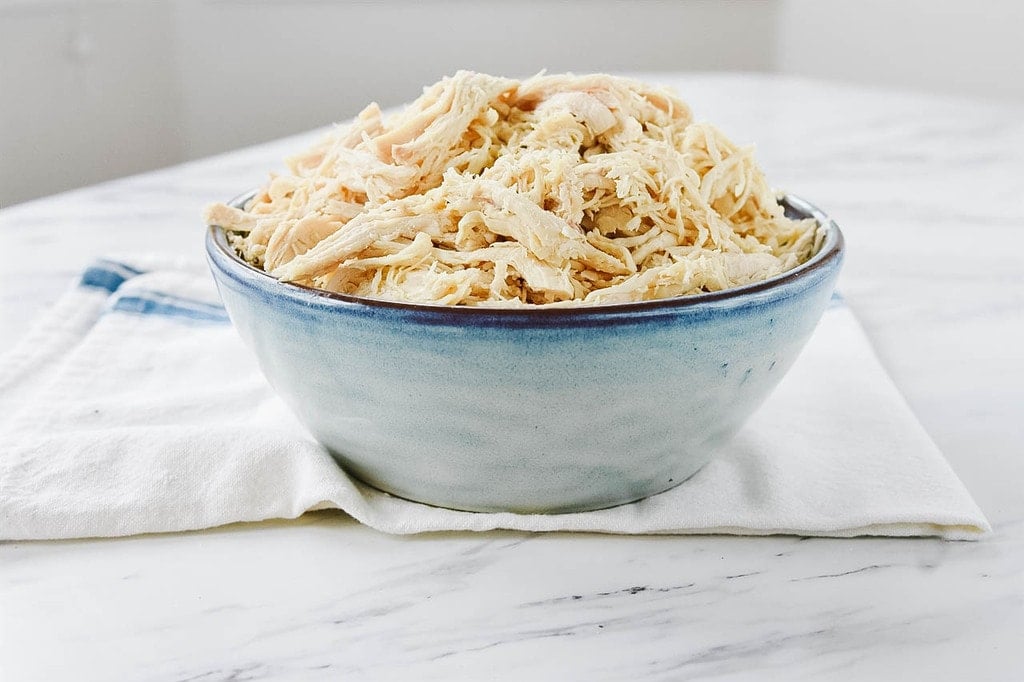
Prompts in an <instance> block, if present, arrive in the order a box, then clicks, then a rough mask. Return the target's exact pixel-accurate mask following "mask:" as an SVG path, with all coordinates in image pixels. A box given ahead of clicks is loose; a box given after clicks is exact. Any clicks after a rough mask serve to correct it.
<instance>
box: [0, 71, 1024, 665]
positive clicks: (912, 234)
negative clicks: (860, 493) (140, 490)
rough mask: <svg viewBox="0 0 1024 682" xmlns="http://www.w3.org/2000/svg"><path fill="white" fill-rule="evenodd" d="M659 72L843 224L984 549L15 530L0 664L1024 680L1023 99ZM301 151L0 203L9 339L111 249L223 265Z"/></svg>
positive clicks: (887, 345) (854, 261) (2, 608)
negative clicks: (213, 228) (974, 504)
mask: <svg viewBox="0 0 1024 682" xmlns="http://www.w3.org/2000/svg"><path fill="white" fill-rule="evenodd" d="M651 79H652V80H655V79H656V80H660V81H662V82H670V83H672V84H674V85H675V86H676V87H677V89H678V90H679V91H680V93H681V94H682V95H683V97H684V98H685V99H687V100H689V101H690V102H691V103H692V105H693V106H694V108H695V110H696V111H697V113H698V115H700V116H701V117H706V118H708V119H711V120H713V121H715V122H717V123H718V124H720V126H721V127H723V128H724V129H725V130H726V132H728V133H729V134H730V135H731V136H732V137H733V138H735V139H737V140H742V141H747V140H756V141H757V143H758V147H759V153H760V157H761V159H762V162H763V165H764V166H765V168H766V170H767V171H768V173H769V175H770V177H771V179H772V180H773V182H774V183H775V184H777V185H779V186H781V187H784V188H786V189H788V190H790V191H793V192H795V193H797V194H800V195H803V196H805V197H807V198H808V199H811V200H812V201H814V202H815V203H817V204H819V205H820V206H822V207H823V208H825V209H826V210H828V211H829V212H830V213H831V214H832V215H833V216H834V217H835V218H836V219H837V220H838V221H839V222H840V224H841V225H842V226H843V228H844V230H845V233H846V235H847V240H848V244H849V257H848V260H847V265H846V269H845V272H844V274H843V276H842V279H841V282H840V286H841V288H842V289H843V292H844V294H845V295H846V297H847V299H848V300H849V301H850V303H851V305H852V307H853V309H854V310H855V311H856V313H857V314H858V315H859V317H860V318H861V320H862V321H863V323H864V325H865V328H866V329H867V332H868V334H869V336H870V337H871V338H872V340H873V341H874V343H875V344H876V346H877V349H878V352H879V354H880V356H881V358H882V360H883V362H884V364H885V365H886V367H887V368H888V369H889V371H890V372H891V373H892V375H893V377H894V379H895V380H896V383H897V384H898V385H899V387H900V388H901V390H902V391H903V392H904V395H905V396H906V398H907V400H908V402H909V403H910V405H911V407H912V408H913V409H914V411H915V412H916V413H917V415H918V417H919V418H920V420H921V422H922V423H923V424H924V425H925V427H926V428H927V429H928V430H929V432H930V433H931V435H932V437H933V438H934V439H935V441H936V442H937V443H938V445H939V446H940V448H942V449H943V451H944V452H945V454H946V456H947V458H948V459H949V461H950V463H951V464H952V466H953V468H954V469H955V470H956V471H957V473H958V474H959V475H960V477H961V478H962V479H963V481H964V482H965V484H966V485H967V487H968V488H969V489H970V491H971V492H972V494H973V495H974V497H975V499H976V500H977V501H978V503H979V504H980V505H981V507H982V509H983V510H984V511H985V512H986V514H987V515H988V517H989V520H990V521H991V522H992V524H993V527H994V533H993V534H992V535H991V536H990V537H988V538H986V539H984V540H982V541H981V542H978V543H946V542H942V541H939V540H895V539H858V540H824V539H800V538H793V537H776V538H735V537H609V536H599V535H569V534H553V535H539V534H536V535H530V534H518V533H486V534H449V535H445V534H442V535H431V536H422V537H392V536H386V535H382V534H380V533H377V532H374V531H372V530H369V529H367V528H365V527H362V526H359V525H358V524H356V523H354V522H353V521H351V520H349V519H348V518H347V517H345V516H343V515H341V514H336V513H329V512H321V513H317V514H311V515H307V516H306V517H304V518H303V519H300V520H299V521H296V522H287V523H285V522H280V523H263V524H252V525H244V526H234V527H229V528H224V529H218V530H211V531H206V532H201V533H189V534H179V535H163V536H143V537H135V538H127V539H120V540H85V541H69V542H48V543H4V544H0V680H203V681H213V680H256V679H286V680H307V679H310V680H318V679H414V680H421V679H423V680H425V679H445V680H452V679H470V680H483V679H537V680H547V679H558V680H563V679H588V680H591V679H592V680H622V679H651V680H674V679H693V678H704V677H706V678H714V679H724V680H739V679H758V680H761V679H785V680H794V679H894V678H897V677H902V678H905V679H929V680H933V679H938V680H945V679H949V680H963V679H970V680H1019V679H1024V647H1022V646H1021V644H1022V643H1024V495H1022V494H1021V484H1022V482H1024V457H1022V456H1021V443H1024V426H1022V425H1024V418H1022V417H1024V409H1022V408H1024V109H1022V108H1012V107H1009V106H1006V105H996V104H989V103H983V102H973V101H964V100H954V99H944V98H932V97H924V96H917V95H909V94H904V93H899V92H890V91H874V90H866V89H860V88H850V87H840V86H834V85H824V84H821V83H814V82H808V81H797V80H789V79H777V78H776V79H772V78H766V77H753V76H678V77H666V76H661V77H651ZM296 143H297V141H296V140H295V139H292V140H285V141H280V142H277V143H274V144H271V145H266V146H263V147H260V148H253V149H249V150H243V151H239V152H235V153H232V154H228V155H224V156H221V157H216V158H212V159H207V160H204V161H200V162H196V163H192V164H187V165H184V166H180V167H176V168H171V169H168V170H165V171H160V172H156V173H149V174H146V175H142V176H138V177H134V178H128V179H125V180H120V181H116V182H113V183H109V184H105V185H101V186H97V187H92V188H88V189H85V190H80V191H76V192H72V193H69V194H64V195H59V196H56V197H50V198H47V199H44V200H41V201H37V202H33V203H29V204H24V205H20V206H15V207H12V208H8V209H5V210H3V211H0V252H2V253H3V254H4V255H5V258H4V267H3V268H2V270H0V316H2V317H0V350H3V349H6V348H8V347H10V346H11V345H12V344H13V343H14V342H15V341H16V340H17V339H18V338H19V337H20V336H21V335H22V334H24V333H25V330H26V329H27V326H28V324H29V322H30V320H31V318H32V316H33V315H35V314H36V313H37V312H38V311H39V310H41V309H42V308H43V307H45V306H46V305H47V304H49V303H51V302H52V301H53V300H54V299H55V298H56V297H57V296H58V295H59V294H60V292H61V291H62V290H63V289H64V288H65V287H66V286H67V285H68V283H69V281H70V280H71V279H72V278H73V277H74V276H75V274H76V273H77V272H78V271H79V270H80V269H81V268H82V267H83V266H84V265H85V264H86V263H87V262H88V261H90V260H92V259H93V258H95V257H96V256H100V255H111V254H116V253H123V252H139V251H156V250H158V251H162V252H167V253H174V254H179V255H188V256H191V257H195V258H201V257H202V256H201V241H202V233H203V227H202V225H201V224H200V222H199V220H198V212H199V208H200V206H201V205H202V204H203V203H204V202H206V201H208V200H212V199H222V198H225V197H227V196H230V195H232V194H235V193H237V192H239V191H241V190H244V189H246V188H247V187H250V186H252V185H255V184H257V183H258V182H260V181H261V179H262V178H263V177H264V174H265V171H266V170H267V169H269V168H272V167H275V166H276V165H277V159H279V158H280V157H281V156H282V155H283V154H284V153H286V151H287V150H289V149H290V148H293V147H294V146H295V144H296ZM851 454H852V455H853V454H855V453H851ZM0 456H2V453H0Z"/></svg>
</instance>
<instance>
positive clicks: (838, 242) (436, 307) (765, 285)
mask: <svg viewBox="0 0 1024 682" xmlns="http://www.w3.org/2000/svg"><path fill="white" fill-rule="evenodd" d="M259 191H260V190H259V189H255V190H252V191H249V192H245V193H243V194H240V195H238V196H237V197H235V198H233V199H231V200H230V201H229V202H228V204H229V205H231V206H234V207H237V208H242V207H244V205H245V204H246V203H248V202H249V201H250V200H251V199H252V198H253V197H255V196H256V194H257V193H258V192H259ZM778 202H779V205H781V206H782V207H783V208H784V209H786V210H787V213H788V212H789V211H792V212H795V213H797V214H799V215H800V216H802V217H805V218H814V219H815V220H816V221H817V223H818V226H819V227H818V229H820V230H824V232H825V239H824V241H823V243H822V245H821V248H819V249H818V252H817V253H815V254H814V255H813V256H811V257H810V258H809V259H807V260H806V261H804V262H803V263H801V264H800V265H798V266H796V267H795V268H792V269H790V270H786V271H785V272H782V273H780V274H778V275H776V276H774V277H770V278H769V279H766V280H762V281H760V282H754V283H752V284H745V285H742V286H738V287H732V288H730V289H723V290H721V291H711V292H707V293H701V294H689V295H685V296H672V297H667V298H657V299H651V300H647V301H630V302H624V303H595V304H581V305H561V306H515V307H502V306H452V305H444V304H440V303H411V302H408V301H395V300H389V299H381V298H368V297H365V296H353V295H351V294H342V293H338V292H335V291H328V290H326V289H316V288H313V287H308V286H305V285H302V284H295V283H292V282H283V281H281V280H279V279H277V278H276V277H274V276H273V275H271V274H270V273H268V272H266V271H265V270H262V269H260V268H257V267H255V266H253V265H251V264H250V263H248V262H247V261H245V260H244V259H243V258H242V257H241V256H240V255H239V254H238V253H237V252H236V251H235V250H234V249H233V248H232V247H231V245H230V244H228V241H227V230H226V229H224V228H223V227H221V226H219V225H208V226H207V228H208V229H207V234H206V242H207V253H208V255H209V257H210V260H211V262H215V261H216V260H217V259H215V258H214V255H215V253H216V254H217V255H220V256H221V259H220V260H221V261H222V262H224V263H227V264H228V266H229V267H233V268H235V269H236V272H235V273H231V272H230V271H229V270H228V269H227V267H224V266H223V265H221V267H222V269H224V270H225V272H226V273H227V274H235V275H236V276H244V274H248V275H249V277H250V278H252V276H256V278H257V280H256V281H257V282H258V283H259V284H261V285H273V286H277V287H284V289H282V290H281V291H282V293H284V292H289V293H291V294H292V295H297V296H299V297H303V296H311V297H314V298H315V300H317V301H318V302H322V303H331V304H336V305H340V306H342V307H345V308H349V309H359V310H363V311H366V312H370V311H385V310H391V311H395V312H403V311H404V312H407V313H412V314H415V315H416V316H417V317H418V318H420V319H429V318H432V317H436V318H437V319H438V321H446V322H450V321H451V319H452V318H453V317H455V318H459V319H463V320H464V321H467V322H469V321H472V319H473V318H478V319H480V320H483V319H484V318H487V319H490V320H494V319H507V320H508V321H510V322H515V321H527V320H533V321H535V322H540V321H548V322H552V321H555V320H557V319H562V318H572V319H574V320H581V321H582V320H586V319H588V318H607V317H608V316H615V317H617V316H619V315H635V314H637V313H650V312H660V311H670V310H671V311H677V310H687V309H694V308H698V309H699V308H701V307H705V306H707V305H708V304H719V303H728V302H733V303H736V304H741V303H743V302H746V301H749V300H753V299H757V298H760V297H758V296H756V295H757V294H766V293H771V292H774V291H777V290H781V289H783V288H785V286H786V285H787V284H793V283H796V282H798V281H801V280H805V279H807V278H809V277H810V276H812V275H813V274H815V273H817V272H819V271H820V270H822V269H825V268H829V267H830V266H832V265H833V264H834V263H836V262H837V261H839V260H840V259H841V258H842V257H843V256H844V254H845V249H846V243H845V239H844V237H843V233H842V230H840V229H839V225H838V224H836V222H835V221H834V220H833V219H832V218H830V217H829V216H828V215H827V214H826V213H825V212H824V211H822V210H821V209H819V208H818V207H817V206H815V205H814V204H812V203H810V202H809V201H806V200H805V199H802V198H801V197H799V196H797V195H794V194H790V193H783V194H781V195H780V196H779V199H778ZM243 273H244V274H243Z"/></svg>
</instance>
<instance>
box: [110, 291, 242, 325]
mask: <svg viewBox="0 0 1024 682" xmlns="http://www.w3.org/2000/svg"><path fill="white" fill-rule="evenodd" d="M110 310H111V311H116V312H120V313H130V314H133V315H156V316H160V317H173V318H178V319H182V320H190V321H193V322H214V323H218V324H225V323H227V322H228V321H229V320H228V314H227V312H226V311H225V310H224V308H223V306H220V305H217V304H214V303H206V302H204V301H196V300H194V299H191V298H184V297H182V296H172V295H170V294H163V293H160V292H158V291H140V292H137V293H135V294H132V295H131V296H121V297H119V298H117V299H116V300H114V302H113V304H112V305H111V306H110Z"/></svg>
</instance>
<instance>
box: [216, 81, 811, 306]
mask: <svg viewBox="0 0 1024 682" xmlns="http://www.w3.org/2000/svg"><path fill="white" fill-rule="evenodd" d="M286 163H287V167H288V172H287V173H286V174H281V175H276V176H272V177H271V179H270V181H269V182H268V184H267V185H266V186H265V187H264V188H263V189H262V190H261V191H260V192H258V193H257V195H256V196H255V197H254V198H253V199H252V200H251V201H250V202H249V203H248V204H247V205H246V206H245V207H244V208H235V207H231V206H228V205H225V204H214V205H212V206H209V207H208V208H207V209H206V220H207V222H208V223H209V224H212V225H220V226H222V227H223V228H225V229H226V230H227V231H228V234H229V235H230V238H231V241H232V244H233V246H234V248H235V249H236V250H237V251H238V252H239V254H240V255H241V256H242V257H243V258H245V259H246V260H247V261H248V262H250V263H252V264H253V265H255V266H257V267H261V268H263V269H264V270H266V271H267V272H268V273H270V274H271V275H273V276H274V277H277V278H279V279H281V280H283V281H288V282H295V283H298V284H303V285H306V286H311V287H316V288H321V289H326V290H330V291H336V292H341V293H345V294H353V295H357V296H365V297H373V298H385V299H392V300H401V301H411V302H420V303H440V304H448V305H490V306H502V305H505V306H511V305H523V304H557V303H561V304H563V305H566V304H574V303H587V304H589V303H618V302H627V301H641V300H647V299H653V298H663V297H669V296H682V295H688V294H695V293H700V292H707V291H717V290H721V289H727V288H730V287H735V286H740V285H743V284H748V283H752V282H757V281H761V280H765V279H768V278H770V277H773V276H775V275H777V274H779V273H781V272H784V271H786V270H788V269H790V268H793V267H794V266H796V265H798V264H800V263H802V262H804V261H805V260H807V259H808V258H809V257H810V256H811V255H812V254H813V253H814V252H815V250H816V249H817V248H818V247H819V245H820V244H819V241H820V238H819V236H818V235H819V230H817V229H816V224H815V223H814V221H813V220H800V221H794V220H790V219H788V218H786V217H785V216H784V215H783V211H782V208H781V207H780V206H779V204H778V202H777V200H776V196H775V194H774V193H773V192H772V190H771V189H770V188H769V186H768V184H767V182H766V180H765V177H764V174H763V173H762V172H761V170H760V168H758V166H757V164H756V163H755V161H754V158H753V154H752V149H751V148H744V147H737V146H736V145H734V144H733V143H732V142H730V141H729V140H728V139H726V138H725V136H724V135H722V133H721V132H719V131H718V130H717V129H715V128H714V127H712V126H710V125H708V124H705V123H695V122H693V121H692V119H691V114H690V110H689V108H688V107H687V106H686V105H685V104H684V103H683V102H681V101H680V100H678V99H676V98H675V97H674V96H672V95H670V94H668V93H667V92H664V91H662V90H658V89H655V88H651V87H648V86H646V85H644V84H641V83H637V82H633V81H630V80H626V79H622V78H615V77H611V76H606V75H591V76H571V75H541V76H536V77H534V78H530V79H528V80H525V81H516V80H509V79H505V78H496V77H493V76H488V75H485V74H479V73H472V72H459V73H457V74H456V75H455V76H453V77H450V78H446V79H444V80H442V81H441V82H439V83H437V84H435V85H433V86H431V87H429V88H426V89H425V90H424V93H423V95H422V96H421V97H420V98H419V99H417V100H416V101H415V102H413V103H412V104H411V105H410V106H409V107H408V108H406V109H405V110H404V111H402V112H401V113H399V114H396V115H394V116H393V117H390V118H389V119H388V120H387V121H385V120H383V119H382V114H381V111H380V109H379V108H378V107H377V105H376V104H371V105H370V106H368V107H367V108H366V109H364V110H363V111H362V113H360V114H359V116H357V117H356V119H355V120H354V121H353V122H352V123H351V124H350V125H348V126H345V127H338V128H336V129H335V130H333V131H332V132H331V133H330V134H328V135H327V136H326V137H324V138H323V139H322V140H321V141H320V142H319V143H318V144H316V145H315V146H314V147H313V148H312V149H309V150H308V151H306V152H304V153H302V154H299V155H297V156H294V157H291V158H289V159H287V162H286Z"/></svg>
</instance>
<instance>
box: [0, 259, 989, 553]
mask: <svg viewBox="0 0 1024 682" xmlns="http://www.w3.org/2000/svg"><path fill="white" fill-rule="evenodd" d="M334 507H336V508H339V509H343V510H344V511H345V512H347V513H348V514H350V515H351V516H352V517H354V518H356V519H357V520H359V521H361V522H362V523H365V524H367V525H369V526H372V527H373V528H376V529H378V530H381V531H384V532H388V533H419V532H424V531H441V530H489V529H493V528H510V529H520V530H530V531H552V530H562V531H593V532H606V533H680V534H682V533H733V534H749V535H765V534H773V533H789V534H799V535H823V536H838V537H849V536H855V535H896V536H911V535H936V536H941V537H944V538H947V539H959V540H968V539H975V538H977V537H980V536H981V535H983V534H985V533H986V532H988V531H989V525H988V522H987V521H986V520H985V517H984V515H983V514H982V512H981V511H980V510H979V508H978V507H977V505H976V504H975V503H974V501H973V500H972V499H971V497H970V495H969V494H968V492H967V491H966V490H965V489H964V487H963V484H962V483H961V482H960V480H959V479H958V478H957V476H956V474H955V473H954V472H953V471H952V469H950V467H949V465H948V464H947V463H946V461H945V459H944V458H943V456H942V454H941V453H940V452H939V451H938V449H937V448H936V447H935V445H934V444H933V443H932V442H931V440H930V439H929V437H928V435H927V434H926V433H925V432H924V430H923V429H922V428H921V426H920V425H919V424H918V422H917V421H916V420H915V418H914V416H913V414H912V413H911V412H910V410H909V409H908V407H907V406H906V404H905V403H904V401H903V399H902V398H901V396H900V394H899V392H898V391H897V390H896V388H895V387H894V386H893V384H892V382H891V381H890V380H889V378H888V376H887V375H886V374H885V372H884V370H883V369H882V367H881V366H880V365H879V363H878V361H877V360H876V358H875V356H874V354H873V352H872V350H871V348H870V346H869V344H868V342H867V339H866V338H865V336H864V334H863V332H862V331H861V329H860V327H859V325H858V324H857V322H856V320H855V319H854V317H853V315H852V313H851V312H850V311H849V310H848V308H847V307H846V306H845V305H844V304H843V303H842V301H841V300H840V299H838V298H836V299H834V301H833V305H832V306H831V307H830V308H829V310H828V311H827V312H826V313H825V316H824V318H823V320H822V322H821V324H820V325H819V327H818V329H817V331H816V332H815V335H814V337H813V338H812V340H811V341H810V343H809V344H808V346H807V348H806V349H805V350H804V352H803V354H802V355H801V357H800V359H799V360H798V361H797V363H796V365H795V366H794V367H793V368H792V370H791V371H790V372H789V374H788V375H787V376H786V378H785V379H784V380H783V382H782V384H781V385H780V386H779V388H778V389H777V390H776V391H775V392H774V393H773V394H772V396H771V397H770V398H769V400H768V402H767V403H766V404H765V405H764V407H763V408H761V410H760V411H758V412H757V413H756V414H755V415H754V417H753V418H752V419H751V420H750V422H749V423H748V424H747V426H746V427H745V428H744V429H743V430H742V431H741V432H740V434H739V435H738V436H737V437H736V438H735V439H734V440H733V441H732V442H731V444H730V445H729V446H728V447H727V448H726V450H725V451H724V452H722V453H721V454H720V455H719V456H717V457H716V458H715V459H714V460H713V461H712V462H711V463H710V464H708V465H707V466H706V467H704V469H703V470H701V471H700V472H699V473H698V474H697V475H696V476H694V477H693V478H691V479H690V480H689V481H687V482H685V483H684V484H682V485H680V486H678V487H677V488H675V489H673V490H670V491H668V492H665V493H662V494H661V495H657V496H655V497H652V498H649V499H647V500H644V501H641V502H637V503H634V504H629V505H625V506H621V507H616V508H613V509H606V510H602V511H595V512H587V513H577V514H561V515H520V514H508V513H500V514H482V513H470V512H458V511H450V510H446V509H437V508H434V507H429V506H426V505H422V504H417V503H413V502H408V501H405V500H402V499H398V498H395V497H392V496H390V495H388V494H386V493H381V492H379V491H377V490H374V489H372V488H369V487H367V486H365V485H362V484H361V483H359V482H357V481H355V480H353V479H351V478H349V477H348V476H347V475H346V474H345V473H344V472H343V471H342V470H341V469H339V468H338V466H337V465H336V464H335V463H334V460H332V459H331V457H330V456H329V455H328V454H327V452H326V451H325V450H324V449H323V448H322V447H320V446H319V445H318V444H317V443H316V442H315V441H314V440H313V439H312V437H311V436H310V435H309V434H308V433H306V431H305V430H304V429H303V428H302V426H300V425H299V423H298V422H297V421H296V419H295V418H294V417H293V416H292V415H291V414H290V413H289V412H288V410H287V409H286V408H285V406H284V405H283V403H282V402H280V401H279V400H278V398H277V397H276V396H275V395H274V393H273V392H272V390H271V389H270V388H269V386H268V385H267V384H266V383H265V381H264V379H263V377H262V376H261V374H260V372H259V370H258V369H257V366H256V363H255V361H254V359H253V358H252V356H251V355H250V353H249V352H248V350H247V349H246V348H245V347H244V346H243V345H242V343H241V341H240V339H239V337H238V336H237V335H236V333H235V331H234V329H233V328H232V327H231V325H230V323H229V322H228V320H227V317H226V315H225V313H224V311H223V309H222V308H221V307H220V304H219V300H218V298H217V293H216V290H215V288H214V286H213V282H212V279H211V278H210V275H209V274H208V273H207V272H206V270H205V267H204V266H203V265H202V264H196V263H192V264H187V263H173V262H168V261H167V260H166V259H159V258H145V259H132V260H126V259H122V260H120V261H101V262H99V263H97V264H96V265H95V266H94V267H92V268H90V269H89V270H87V271H86V272H85V273H84V275H83V276H82V279H81V281H80V282H79V283H78V285H77V286H75V288H74V289H73V290H71V291H69V292H68V293H67V294H66V295H65V296H64V298H63V299H61V300H60V301H59V302H58V303H57V304H56V305H55V306H54V307H53V308H52V309H50V310H49V311H48V312H46V313H45V314H44V315H43V316H42V318H41V319H40V320H39V321H38V322H37V324H36V325H35V327H34V328H33V329H32V331H31V332H30V333H29V334H28V335H27V337H26V338H25V339H24V341H23V342H22V343H21V344H20V345H19V346H18V347H16V348H15V349H14V350H13V351H11V352H10V353H8V354H7V355H6V356H4V357H3V358H0V539H8V540H12V539H48V538H74V537H94V536H120V535H131V534H136V533H150V532H162V531H182V530H192V529H199V528H209V527H212V526H218V525H222V524H228V523H233V522H238V521H259V520H263V519H272V518H294V517H297V516H299V515H301V514H302V513H304V512H306V511H308V510H312V509H325V508H334Z"/></svg>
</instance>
